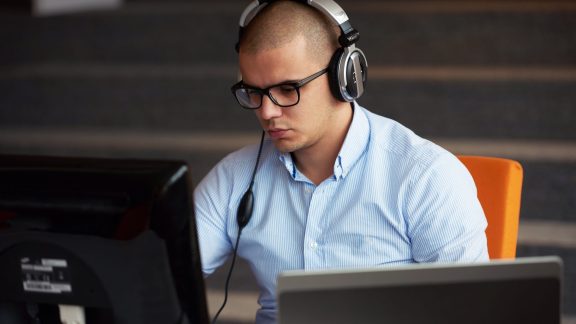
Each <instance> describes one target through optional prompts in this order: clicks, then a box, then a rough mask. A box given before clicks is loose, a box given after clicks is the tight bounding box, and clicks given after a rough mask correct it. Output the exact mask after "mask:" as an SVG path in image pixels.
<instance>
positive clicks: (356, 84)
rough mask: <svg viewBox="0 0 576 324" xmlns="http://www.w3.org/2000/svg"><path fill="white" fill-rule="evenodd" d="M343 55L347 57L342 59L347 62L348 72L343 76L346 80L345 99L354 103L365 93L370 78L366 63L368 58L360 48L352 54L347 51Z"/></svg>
mask: <svg viewBox="0 0 576 324" xmlns="http://www.w3.org/2000/svg"><path fill="white" fill-rule="evenodd" d="M343 55H345V57H343V58H342V59H343V60H347V62H346V65H345V69H346V71H345V73H344V74H343V75H344V77H345V78H346V93H345V94H343V97H344V98H346V99H347V100H349V101H352V100H356V99H358V98H360V96H362V94H363V93H364V89H365V87H366V80H367V77H368V63H367V62H366V56H364V53H362V51H361V50H360V49H358V48H356V49H354V50H352V51H350V52H348V51H345V53H344V54H343ZM340 68H342V67H340ZM339 75H340V74H339ZM341 84H342V83H341Z"/></svg>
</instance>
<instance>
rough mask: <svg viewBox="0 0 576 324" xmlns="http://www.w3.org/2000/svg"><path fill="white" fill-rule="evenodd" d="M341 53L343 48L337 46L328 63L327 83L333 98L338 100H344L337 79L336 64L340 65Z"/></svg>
mask: <svg viewBox="0 0 576 324" xmlns="http://www.w3.org/2000/svg"><path fill="white" fill-rule="evenodd" d="M342 53H344V48H342V47H339V48H338V49H337V50H336V52H334V54H333V55H332V58H331V59H330V64H328V83H329V84H330V91H332V95H333V96H334V98H336V99H338V100H340V101H346V100H345V99H344V96H343V95H342V92H341V89H340V81H339V80H338V66H339V65H340V59H341V58H342Z"/></svg>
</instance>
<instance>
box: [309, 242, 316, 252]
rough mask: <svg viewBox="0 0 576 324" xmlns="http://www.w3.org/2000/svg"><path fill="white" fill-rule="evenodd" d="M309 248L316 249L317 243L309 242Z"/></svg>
mask: <svg viewBox="0 0 576 324" xmlns="http://www.w3.org/2000/svg"><path fill="white" fill-rule="evenodd" d="M310 248H311V249H312V250H316V248H318V243H316V242H312V243H310Z"/></svg>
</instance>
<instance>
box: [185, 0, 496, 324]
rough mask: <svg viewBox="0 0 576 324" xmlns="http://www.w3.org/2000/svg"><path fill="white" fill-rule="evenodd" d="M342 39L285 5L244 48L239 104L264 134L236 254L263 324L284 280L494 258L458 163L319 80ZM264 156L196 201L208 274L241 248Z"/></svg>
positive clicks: (324, 23) (256, 22)
mask: <svg viewBox="0 0 576 324" xmlns="http://www.w3.org/2000/svg"><path fill="white" fill-rule="evenodd" d="M338 36H339V32H338V31H337V30H336V29H335V28H334V26H333V25H332V24H331V22H330V21H329V19H328V18H327V17H326V16H325V15H324V14H323V13H321V12H320V11H318V10H316V9H315V8H312V7H309V6H306V5H302V4H299V3H295V2H293V1H279V2H274V3H272V4H270V5H268V6H267V7H266V8H264V9H263V10H262V11H261V12H260V13H258V15H257V16H256V17H255V18H254V19H253V20H252V21H251V22H250V24H249V25H248V27H247V29H246V30H245V31H244V32H243V35H242V38H241V39H240V43H239V64H240V71H241V73H242V81H241V83H240V84H239V87H243V88H246V89H252V92H251V93H252V95H250V96H247V97H239V98H238V100H239V102H240V103H241V105H244V106H247V107H248V108H253V110H254V112H255V114H256V117H257V118H258V120H259V121H260V124H261V126H262V128H263V130H264V131H265V132H266V134H267V135H268V136H267V139H266V140H265V141H264V145H263V147H262V154H261V157H260V159H259V160H260V161H259V165H258V169H257V173H256V176H255V178H254V185H253V188H252V190H253V193H254V199H255V202H254V209H253V213H252V218H251V220H250V221H249V223H248V224H247V225H246V227H245V228H244V229H243V230H242V235H241V240H240V241H239V242H240V243H239V248H238V255H239V256H240V257H242V258H244V259H245V260H246V261H247V262H248V263H249V264H250V266H251V269H252V271H253V272H254V274H255V277H256V279H257V281H258V284H259V287H260V291H261V293H260V297H259V300H258V302H259V304H260V305H261V309H260V310H259V311H258V314H257V318H256V322H257V323H271V322H274V320H275V313H276V302H275V300H274V299H275V297H274V296H275V286H276V276H277V275H278V273H280V272H281V271H285V270H290V269H319V268H335V267H370V266H386V265H394V264H404V263H414V262H442V261H461V262H466V261H479V260H487V259H488V254H487V247H486V237H485V234H484V230H485V228H486V219H485V217H484V214H483V212H482V208H481V206H480V204H479V202H478V200H477V198H476V189H475V186H474V182H473V180H472V178H471V176H470V174H469V173H468V172H467V170H466V168H465V167H464V166H463V165H462V164H461V163H460V162H459V161H458V159H457V158H456V157H454V156H453V155H451V154H450V153H448V152H447V151H445V150H443V149H442V148H440V147H438V146H436V145H434V144H433V143H431V142H429V141H426V140H424V139H422V138H420V137H418V136H416V135H415V134H414V133H413V132H411V131H410V130H408V129H406V128H405V127H403V126H402V125H400V124H398V123H397V122H395V121H392V120H390V119H387V118H384V117H381V116H377V115H375V114H373V113H371V112H369V111H368V110H366V109H364V108H362V107H361V106H359V105H358V104H357V103H356V102H343V101H339V100H337V99H336V98H335V96H334V95H333V93H332V92H331V90H330V86H329V82H328V78H329V75H328V74H327V73H325V71H324V70H325V69H326V67H327V66H328V64H329V61H330V58H331V56H332V54H333V53H334V51H335V50H336V49H337V48H338V47H339V44H338V40H337V38H338ZM300 80H304V81H302V82H299V81H300ZM294 83H297V84H298V85H299V86H300V85H301V86H300V87H297V88H294V86H293V85H294ZM286 84H292V86H285V85H286ZM254 89H256V90H254ZM291 96H293V97H291ZM290 98H293V100H292V101H291V99H290ZM282 106H287V107H282ZM257 154H258V146H256V145H253V146H249V147H246V148H243V149H241V150H239V151H237V152H234V153H232V154H230V155H229V156H227V157H226V158H225V159H223V160H222V161H221V162H220V163H219V164H218V165H217V166H216V167H215V168H214V169H213V170H212V171H211V172H210V173H209V174H208V175H207V176H206V178H205V179H204V180H203V181H202V182H201V183H200V184H199V186H198V187H197V189H196V191H195V197H194V199H195V203H196V217H197V226H198V232H199V239H200V248H201V255H202V264H203V267H204V271H205V273H206V274H209V273H211V272H213V271H214V270H215V269H216V268H217V267H219V266H221V265H222V264H223V263H224V262H225V261H226V259H227V258H228V257H229V256H230V255H231V254H232V252H233V249H234V247H235V246H236V242H237V241H236V240H237V238H238V234H239V227H238V224H237V222H236V212H237V210H238V206H239V204H240V200H241V199H242V197H243V195H244V193H245V192H246V190H247V188H248V187H249V186H250V182H251V179H252V171H253V168H254V164H255V163H256V159H257Z"/></svg>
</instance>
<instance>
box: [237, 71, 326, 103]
mask: <svg viewBox="0 0 576 324" xmlns="http://www.w3.org/2000/svg"><path fill="white" fill-rule="evenodd" d="M326 72H328V68H326V69H323V70H322V71H318V72H316V73H314V74H312V75H311V76H309V77H306V78H304V79H302V80H300V81H296V82H285V83H280V84H275V85H273V86H270V87H268V88H266V89H260V88H256V87H251V86H248V85H245V84H244V82H243V81H240V82H238V83H236V84H235V85H233V86H232V88H231V90H232V94H233V95H234V97H235V98H236V100H238V103H239V104H240V106H242V108H246V109H258V108H260V106H262V96H264V95H266V96H268V98H270V100H272V102H273V103H275V104H276V105H278V106H280V107H291V106H295V105H297V104H298V103H299V102H300V88H302V87H303V86H305V85H306V84H308V83H309V82H311V81H313V80H315V79H316V78H318V77H319V76H321V75H322V74H324V73H326Z"/></svg>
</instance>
